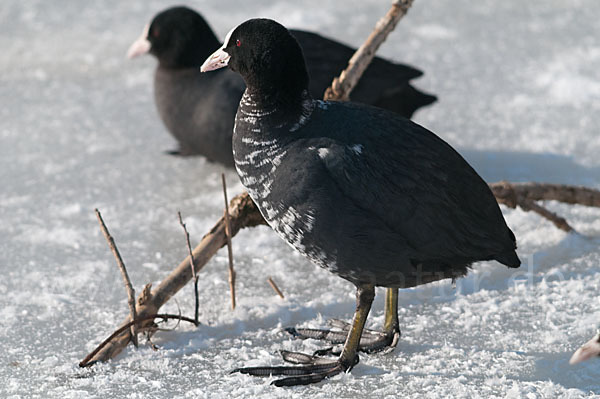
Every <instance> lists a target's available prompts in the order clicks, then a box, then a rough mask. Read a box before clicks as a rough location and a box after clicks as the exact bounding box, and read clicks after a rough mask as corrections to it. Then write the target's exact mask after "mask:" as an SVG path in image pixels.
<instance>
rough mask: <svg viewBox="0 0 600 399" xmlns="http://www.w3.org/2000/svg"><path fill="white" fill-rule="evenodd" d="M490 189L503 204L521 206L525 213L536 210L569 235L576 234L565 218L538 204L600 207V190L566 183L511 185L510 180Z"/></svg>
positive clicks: (491, 185) (512, 206) (491, 186)
mask: <svg viewBox="0 0 600 399" xmlns="http://www.w3.org/2000/svg"><path fill="white" fill-rule="evenodd" d="M489 186H490V188H491V189H492V192H493V193H494V196H495V197H496V200H497V201H498V202H499V203H500V204H504V205H506V206H508V207H509V208H516V207H517V206H519V207H521V209H523V210H524V211H533V212H535V213H537V214H539V215H540V216H542V217H544V218H546V219H548V220H550V221H551V222H552V223H554V225H555V226H556V227H558V228H559V229H561V230H563V231H566V232H567V233H568V232H571V231H574V229H573V227H571V226H570V225H569V223H568V222H567V221H566V220H565V219H564V218H563V217H561V216H558V215H557V214H555V213H554V212H551V211H549V210H548V209H546V208H544V207H543V206H541V205H539V204H537V203H536V202H535V201H559V202H564V203H566V204H580V205H586V206H594V207H600V191H598V190H594V189H591V188H587V187H580V186H566V185H563V184H543V183H509V182H507V181H501V182H498V183H490V185H489Z"/></svg>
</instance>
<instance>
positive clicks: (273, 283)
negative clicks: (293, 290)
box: [267, 277, 285, 299]
mask: <svg viewBox="0 0 600 399" xmlns="http://www.w3.org/2000/svg"><path fill="white" fill-rule="evenodd" d="M267 282H268V283H269V285H271V288H273V290H274V291H275V292H276V293H277V295H279V297H280V298H281V299H285V297H284V296H283V293H282V292H281V290H280V289H279V287H278V286H277V284H275V281H273V279H272V278H271V277H269V278H268V279H267Z"/></svg>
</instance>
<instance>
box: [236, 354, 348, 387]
mask: <svg viewBox="0 0 600 399" xmlns="http://www.w3.org/2000/svg"><path fill="white" fill-rule="evenodd" d="M281 355H282V357H283V360H284V361H286V362H288V363H293V364H297V365H299V366H279V367H260V366H259V367H242V368H237V369H235V370H233V371H232V373H242V374H249V375H253V376H257V377H270V376H287V377H285V378H281V379H278V380H275V381H273V382H272V383H271V384H272V385H275V386H278V387H283V386H293V385H308V384H314V383H316V382H319V381H323V380H324V379H326V378H329V377H333V376H334V375H337V374H339V373H341V372H345V371H350V370H351V369H352V368H353V367H354V366H355V365H356V364H357V363H358V356H356V357H355V358H354V361H353V362H345V361H344V360H341V359H338V360H335V361H332V360H331V359H325V358H322V357H319V356H311V355H307V354H304V353H299V352H289V351H281Z"/></svg>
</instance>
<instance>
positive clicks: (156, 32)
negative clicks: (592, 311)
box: [152, 28, 160, 38]
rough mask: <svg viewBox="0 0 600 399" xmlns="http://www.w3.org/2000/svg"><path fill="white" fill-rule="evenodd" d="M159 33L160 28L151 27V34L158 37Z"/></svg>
mask: <svg viewBox="0 0 600 399" xmlns="http://www.w3.org/2000/svg"><path fill="white" fill-rule="evenodd" d="M159 35H160V29H158V28H154V29H152V36H154V37H156V38H158V36H159Z"/></svg>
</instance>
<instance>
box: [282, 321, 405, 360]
mask: <svg viewBox="0 0 600 399" xmlns="http://www.w3.org/2000/svg"><path fill="white" fill-rule="evenodd" d="M329 325H330V326H331V327H332V330H325V329H315V328H295V327H288V328H286V329H285V330H286V331H287V332H288V333H289V334H291V335H292V336H294V337H296V338H299V339H308V338H312V339H318V340H322V341H327V342H329V343H332V344H335V345H338V344H343V343H344V342H346V337H347V336H348V331H350V327H351V324H350V323H346V322H345V321H342V320H337V319H331V320H329ZM399 340H400V330H399V329H392V331H387V332H386V331H383V332H381V331H375V330H368V329H366V328H365V329H364V330H363V332H362V334H361V337H360V344H359V347H358V350H359V351H361V352H365V353H376V352H386V353H387V352H391V351H392V350H394V348H395V347H396V345H398V341H399ZM315 353H316V354H319V355H325V354H338V352H337V351H336V350H334V348H327V349H324V350H319V351H317V352H315Z"/></svg>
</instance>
